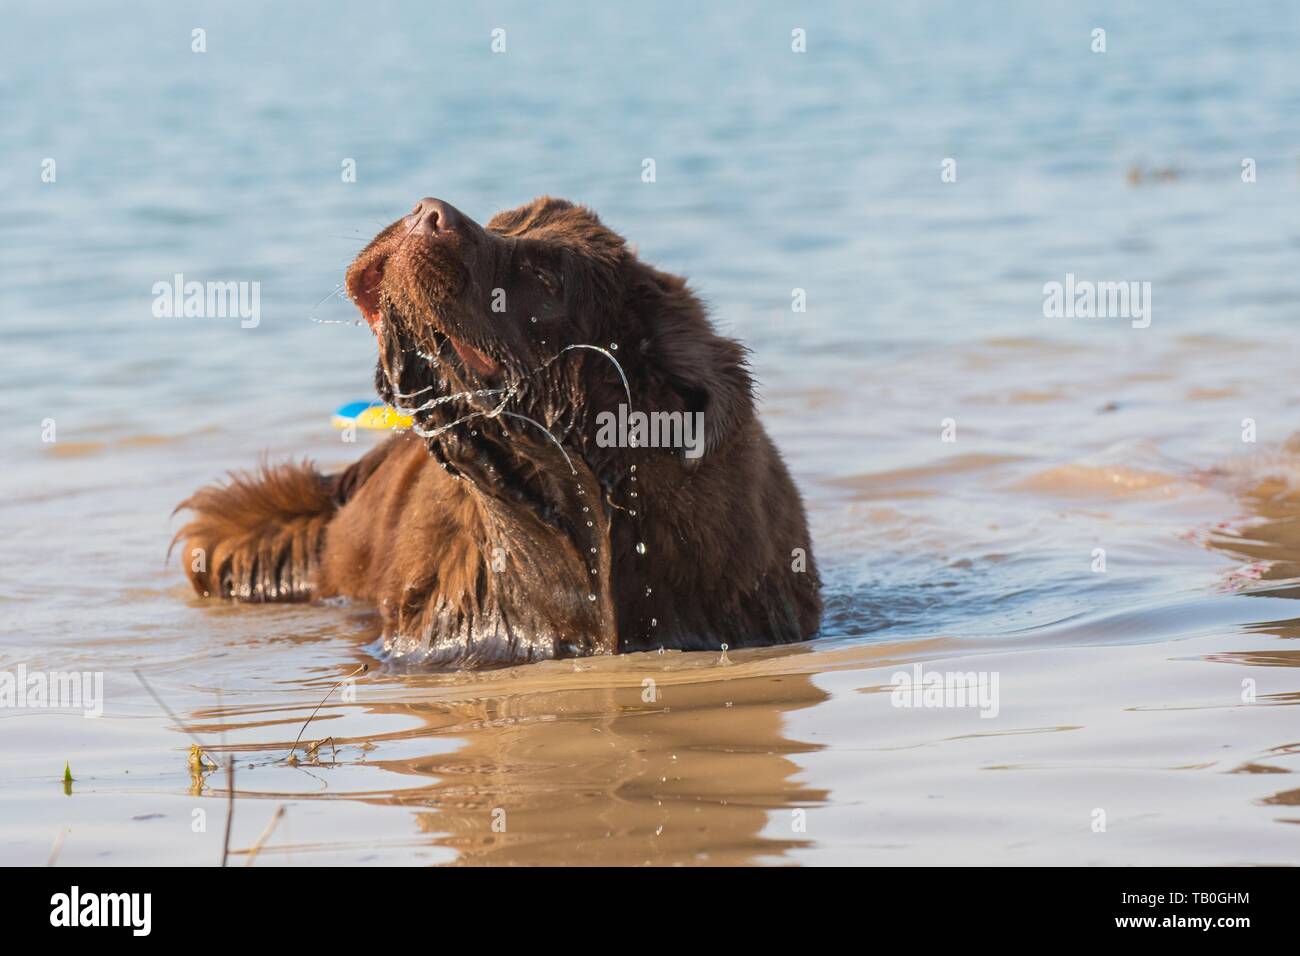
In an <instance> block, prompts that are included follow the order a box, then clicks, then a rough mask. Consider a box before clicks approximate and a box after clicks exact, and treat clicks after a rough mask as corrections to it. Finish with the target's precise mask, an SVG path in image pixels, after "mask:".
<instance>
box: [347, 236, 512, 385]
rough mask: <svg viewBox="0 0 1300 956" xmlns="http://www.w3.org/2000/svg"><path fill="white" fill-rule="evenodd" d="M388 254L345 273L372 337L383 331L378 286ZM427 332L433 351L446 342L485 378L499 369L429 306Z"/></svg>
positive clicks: (494, 361) (438, 349) (382, 314)
mask: <svg viewBox="0 0 1300 956" xmlns="http://www.w3.org/2000/svg"><path fill="white" fill-rule="evenodd" d="M388 258H389V257H388V256H382V257H380V258H378V259H376V260H375V261H374V262H371V263H370V264H369V265H367V266H366V267H365V268H364V269H362V270H361V271H360V272H359V273H356V274H354V275H349V276H348V283H347V287H348V288H347V291H348V295H349V297H350V298H351V299H352V301H353V302H354V303H356V306H357V308H358V309H359V310H360V311H361V315H362V316H363V317H364V318H365V320H366V324H367V325H369V326H370V331H371V332H372V333H374V335H375V336H376V338H382V336H383V335H384V304H383V302H382V295H381V286H382V285H383V281H384V273H385V270H386V268H387V266H388ZM428 322H429V332H430V335H431V337H432V339H433V344H434V346H435V354H439V355H441V354H443V351H444V349H443V346H444V345H448V344H449V345H450V346H451V347H452V351H454V352H455V353H456V355H457V356H458V357H459V358H460V361H461V364H462V365H463V366H464V367H465V368H467V369H469V370H470V371H472V372H474V373H475V374H476V375H478V376H480V377H481V378H489V377H491V376H493V375H495V374H496V373H498V372H499V371H501V363H500V362H498V361H497V360H496V359H494V358H492V356H490V355H488V354H487V353H486V352H485V351H483V349H481V348H479V347H477V346H475V345H473V344H471V343H470V342H467V341H466V340H465V339H463V338H459V337H457V336H455V335H452V334H451V333H450V332H448V331H447V329H446V327H445V323H440V322H439V321H438V318H437V315H436V312H435V311H434V310H432V309H430V310H429V315H428Z"/></svg>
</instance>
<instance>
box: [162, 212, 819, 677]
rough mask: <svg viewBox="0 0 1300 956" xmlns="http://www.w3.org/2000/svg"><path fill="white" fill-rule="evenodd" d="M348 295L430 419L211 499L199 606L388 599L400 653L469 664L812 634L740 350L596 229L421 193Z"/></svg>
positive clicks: (813, 580)
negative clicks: (364, 448)
mask: <svg viewBox="0 0 1300 956" xmlns="http://www.w3.org/2000/svg"><path fill="white" fill-rule="evenodd" d="M347 288H348V292H349V294H350V295H351V297H352V299H353V300H354V301H355V302H356V304H357V306H358V307H359V308H360V309H361V312H362V314H363V315H364V316H365V317H366V319H367V320H368V321H369V323H370V325H371V327H372V329H373V330H374V332H375V334H376V336H377V338H378V344H379V364H378V369H377V370H376V374H375V381H376V386H377V388H378V391H379V394H380V396H381V397H382V398H383V399H384V400H385V401H386V402H388V403H389V404H391V405H394V406H396V407H399V408H404V409H407V410H408V411H410V412H412V413H413V414H414V417H415V420H416V425H415V426H414V427H413V429H412V430H411V431H409V432H406V433H404V434H399V435H396V436H394V437H392V438H390V439H388V440H387V441H386V442H384V443H383V444H381V445H379V446H377V447H376V448H375V449H373V450H372V451H370V452H369V453H368V454H366V455H365V456H364V457H363V458H362V459H361V460H360V461H358V462H357V463H356V464H354V465H352V466H351V467H350V468H348V469H347V470H346V471H344V472H342V473H341V474H338V475H333V476H322V475H319V474H317V473H316V472H315V471H314V470H312V469H311V468H310V467H308V466H306V465H303V466H296V465H282V466H280V467H278V468H264V469H263V470H262V471H261V472H260V473H258V474H256V475H247V476H236V477H235V478H234V479H233V480H232V482H231V483H230V484H228V485H225V486H210V487H207V488H203V489H201V490H200V491H198V492H197V493H196V494H194V495H193V496H192V497H191V498H189V499H188V500H187V501H186V502H184V504H183V505H182V506H181V507H183V508H188V509H191V510H192V511H193V512H194V517H193V519H192V520H191V521H190V522H189V523H188V524H186V525H185V527H184V528H182V529H181V531H180V533H179V534H178V536H177V537H178V538H184V539H185V540H186V554H187V555H191V554H195V555H201V556H202V558H203V560H202V561H194V560H191V561H187V562H186V563H187V566H188V568H189V571H188V573H189V577H190V580H191V583H192V584H193V585H194V588H195V590H196V591H198V592H199V593H200V594H203V595H217V596H221V597H230V598H235V599H237V600H242V601H285V600H303V599H308V598H313V597H328V596H334V595H344V596H347V597H351V598H356V599H360V600H366V601H371V602H374V603H375V604H376V605H377V606H378V608H379V612H380V614H381V616H382V619H383V625H384V636H385V645H386V647H387V649H388V650H389V652H390V653H391V654H393V655H394V656H398V657H410V658H413V659H415V660H418V661H421V662H425V663H430V664H458V665H462V666H481V665H487V664H504V663H522V662H527V661H534V660H539V659H543V658H554V657H572V656H581V655H587V654H610V653H615V652H620V651H642V650H652V649H655V648H659V647H668V648H681V649H685V650H703V649H714V650H716V649H717V648H719V647H720V646H721V645H722V644H727V645H729V646H731V647H733V648H734V647H743V646H752V645H760V644H779V643H785V642H788V641H798V640H803V639H806V638H809V637H811V636H812V635H813V633H814V632H815V631H816V630H817V627H818V620H819V617H820V613H821V599H820V596H819V592H820V584H821V582H820V579H819V577H818V574H817V567H816V564H815V563H814V562H813V558H812V554H811V545H810V542H809V538H808V527H807V522H806V520H805V518H804V511H803V504H802V502H801V501H800V498H799V492H798V491H797V490H796V488H795V486H794V483H793V482H792V481H791V479H790V475H789V473H788V472H787V471H786V468H785V465H784V463H783V462H782V461H781V457H780V455H779V454H778V453H777V450H776V448H775V447H774V446H773V445H772V442H771V440H770V439H769V438H768V436H767V434H766V432H765V431H764V430H763V426H762V425H761V424H760V423H759V421H758V419H757V418H756V417H755V414H754V405H753V398H752V388H751V380H750V376H749V372H748V369H747V367H746V360H745V352H744V350H743V349H742V347H741V346H740V345H739V344H737V343H736V342H734V341H733V340H731V339H728V338H723V337H722V336H719V335H718V334H717V333H716V332H714V330H713V327H712V325H711V324H710V323H709V321H708V319H707V318H706V316H705V314H704V310H703V308H702V306H701V305H700V302H699V301H698V300H697V299H696V297H695V296H694V295H693V294H692V292H691V291H690V290H689V289H688V288H687V286H686V283H685V282H684V281H683V280H681V279H679V278H677V277H675V276H671V275H667V274H665V273H662V272H659V271H658V270H656V269H654V268H652V267H650V266H648V265H646V264H644V263H642V262H641V261H639V260H638V259H637V257H636V255H635V254H634V253H633V252H632V251H631V250H630V249H628V248H627V246H626V245H625V243H624V241H623V239H622V238H620V237H619V236H618V235H616V234H615V233H614V232H612V231H611V230H609V229H607V228H606V227H605V226H604V225H602V224H601V222H600V220H599V219H597V218H596V216H595V215H594V214H593V213H592V212H591V211H589V210H587V209H585V208H583V207H580V206H574V205H572V204H570V203H568V202H565V201H563V200H558V199H551V198H549V197H543V198H541V199H538V200H535V201H533V202H532V203H529V204H528V205H526V206H522V207H520V208H518V209H514V210H511V211H509V212H503V213H500V214H498V215H497V216H496V217H494V218H493V219H492V221H491V222H489V223H488V225H487V228H486V229H484V228H483V227H482V226H480V225H478V224H477V223H476V222H474V221H473V220H471V219H470V218H469V217H467V216H465V215H464V214H463V213H461V212H459V211H457V210H456V209H454V208H453V207H451V206H450V205H448V204H446V203H444V202H440V201H438V200H436V199H424V200H421V202H420V203H419V204H418V205H417V206H416V207H415V210H414V212H412V213H411V214H410V215H409V216H406V217H404V218H403V219H401V220H399V221H397V222H395V223H393V225H391V226H389V227H388V228H387V229H385V230H384V231H383V232H381V233H380V234H379V235H378V236H377V237H376V238H375V240H374V241H373V242H371V243H370V245H368V246H367V247H366V248H365V250H364V251H363V252H362V253H361V254H360V255H359V256H358V257H357V260H356V262H354V263H353V264H352V267H351V268H350V269H349V270H348V274H347ZM195 549H198V550H197V551H195ZM196 567H197V568H199V570H194V568H196Z"/></svg>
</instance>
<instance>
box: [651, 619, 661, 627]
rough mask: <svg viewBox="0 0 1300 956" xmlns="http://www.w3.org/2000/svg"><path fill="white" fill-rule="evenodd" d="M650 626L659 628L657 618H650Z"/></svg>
mask: <svg viewBox="0 0 1300 956" xmlns="http://www.w3.org/2000/svg"><path fill="white" fill-rule="evenodd" d="M650 626H651V627H658V626H659V618H657V617H652V618H650Z"/></svg>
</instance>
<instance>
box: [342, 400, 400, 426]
mask: <svg viewBox="0 0 1300 956" xmlns="http://www.w3.org/2000/svg"><path fill="white" fill-rule="evenodd" d="M334 427H335V428H369V429H372V430H374V431H387V430H388V429H390V428H410V427H411V416H410V415H403V414H402V413H401V412H399V411H397V410H396V409H395V408H390V407H389V406H387V405H385V404H384V403H383V402H348V404H346V405H344V406H343V407H341V408H340V409H339V410H338V411H336V412H335V413H334Z"/></svg>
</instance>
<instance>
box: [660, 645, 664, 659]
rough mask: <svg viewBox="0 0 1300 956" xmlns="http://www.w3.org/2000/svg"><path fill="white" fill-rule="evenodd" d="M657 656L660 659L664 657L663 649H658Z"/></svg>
mask: <svg viewBox="0 0 1300 956" xmlns="http://www.w3.org/2000/svg"><path fill="white" fill-rule="evenodd" d="M659 656H660V657H663V656H664V649H663V648H662V647H661V648H659Z"/></svg>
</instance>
